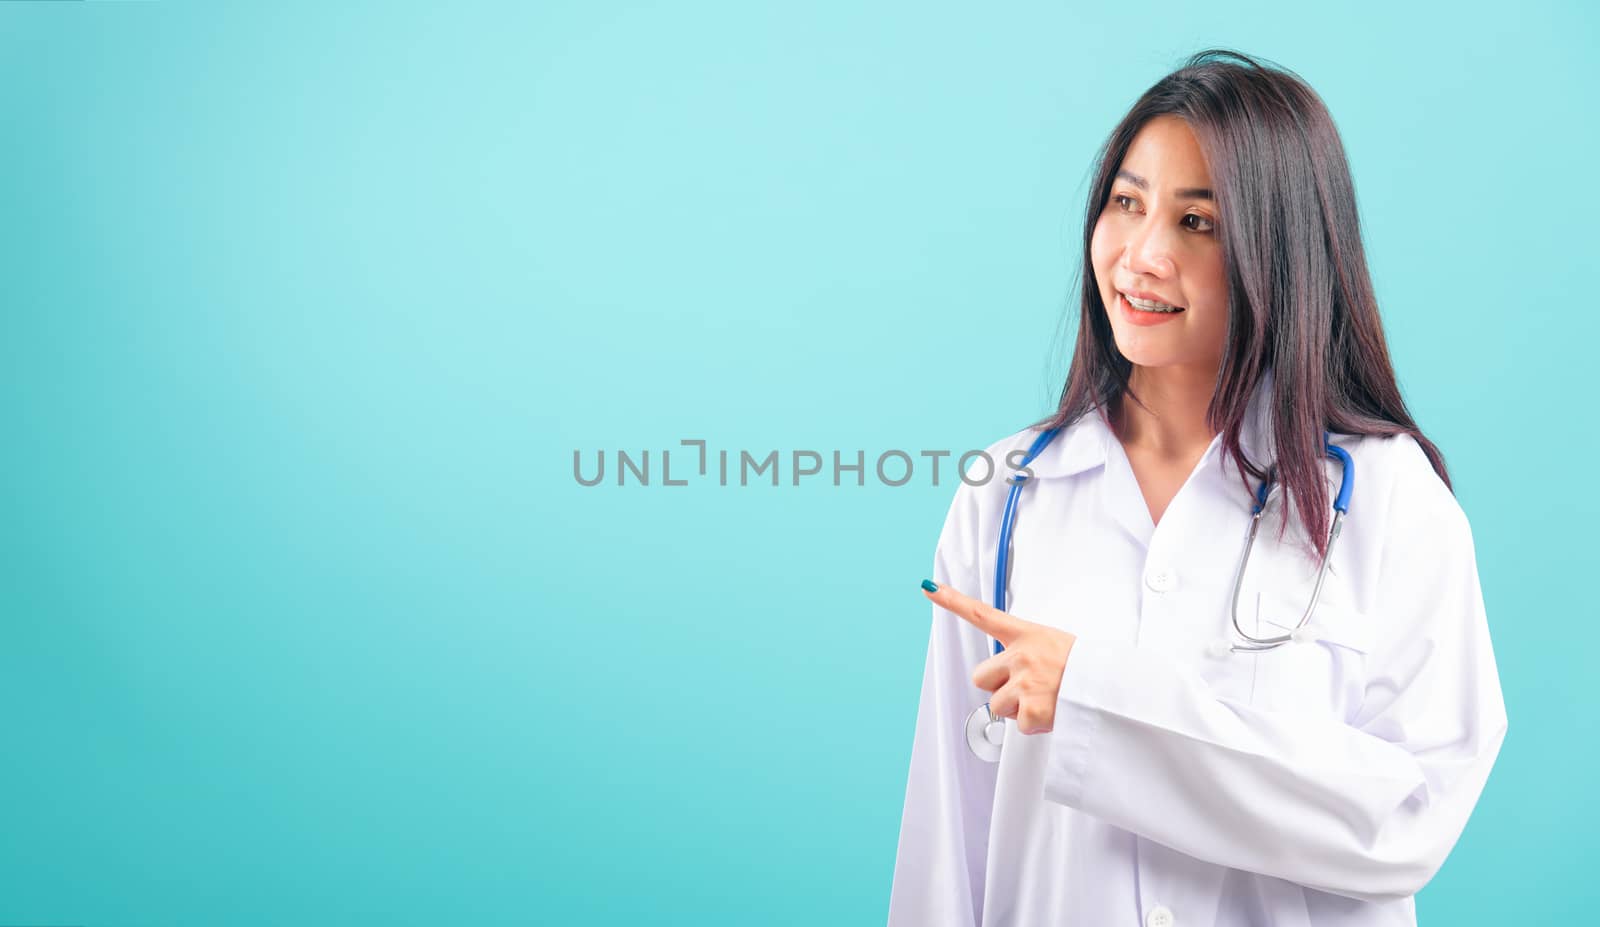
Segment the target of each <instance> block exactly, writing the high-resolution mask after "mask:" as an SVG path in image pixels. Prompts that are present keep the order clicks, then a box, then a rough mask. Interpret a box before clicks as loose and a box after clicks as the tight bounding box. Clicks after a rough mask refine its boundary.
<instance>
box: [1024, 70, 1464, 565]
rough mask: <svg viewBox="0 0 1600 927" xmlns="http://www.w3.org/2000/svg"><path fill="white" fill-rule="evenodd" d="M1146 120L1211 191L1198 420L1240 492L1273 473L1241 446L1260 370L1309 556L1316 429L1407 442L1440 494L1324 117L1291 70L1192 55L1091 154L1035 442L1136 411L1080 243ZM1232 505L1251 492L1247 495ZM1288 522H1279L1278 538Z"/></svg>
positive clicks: (1433, 458) (1317, 534)
mask: <svg viewBox="0 0 1600 927" xmlns="http://www.w3.org/2000/svg"><path fill="white" fill-rule="evenodd" d="M1161 115H1175V116H1179V117H1182V118H1183V119H1184V120H1185V122H1187V123H1188V125H1189V128H1190V130H1191V131H1192V132H1193V133H1194V135H1195V138H1196V140H1197V141H1198V142H1199V145H1200V148H1201V150H1202V151H1203V152H1204V154H1205V157H1206V162H1207V165H1208V166H1209V168H1210V172H1211V186H1212V188H1213V189H1214V190H1215V193H1214V196H1215V197H1216V206H1217V210H1218V213H1219V222H1218V225H1219V227H1220V230H1221V233H1222V251H1223V262H1224V265H1225V267H1226V273H1227V280H1228V290H1229V303H1230V307H1229V311H1228V328H1227V343H1226V347H1225V348H1224V349H1223V358H1222V364H1221V366H1220V368H1219V369H1218V371H1217V381H1216V385H1215V389H1214V391H1213V393H1212V397H1211V403H1210V405H1209V406H1208V407H1207V410H1206V420H1207V422H1208V424H1209V425H1210V427H1211V428H1212V429H1213V431H1217V432H1221V433H1222V440H1223V444H1222V447H1223V450H1224V453H1225V454H1227V455H1230V456H1232V457H1233V459H1234V460H1236V461H1237V462H1238V464H1239V468H1240V472H1241V479H1246V477H1245V476H1244V475H1245V474H1248V475H1249V476H1248V479H1249V480H1256V481H1259V480H1261V479H1262V478H1264V477H1265V476H1266V475H1267V468H1268V467H1270V466H1272V462H1269V461H1250V460H1246V459H1245V454H1244V452H1243V449H1242V448H1241V446H1240V431H1241V428H1242V423H1243V419H1244V416H1245V414H1246V412H1247V409H1248V403H1249V400H1250V396H1251V394H1252V393H1253V392H1254V391H1255V387H1256V384H1257V383H1258V381H1260V379H1261V377H1262V372H1263V371H1264V370H1265V369H1266V368H1268V367H1270V368H1272V371H1273V376H1272V381H1273V384H1272V386H1273V388H1272V395H1271V396H1269V397H1265V398H1266V402H1267V404H1268V407H1269V409H1270V415H1269V416H1268V417H1269V418H1270V420H1271V425H1270V428H1271V434H1272V443H1273V444H1274V446H1275V448H1276V451H1277V455H1276V456H1277V460H1276V472H1275V473H1274V478H1275V479H1277V480H1279V481H1281V482H1282V484H1283V486H1284V490H1285V492H1286V493H1288V501H1289V502H1291V504H1292V508H1293V509H1294V511H1295V512H1296V513H1297V514H1298V517H1299V520H1300V523H1301V524H1302V525H1303V526H1305V529H1306V531H1307V533H1308V534H1309V537H1310V540H1311V543H1312V545H1313V546H1314V548H1315V553H1316V555H1317V556H1319V557H1320V556H1321V555H1322V554H1323V553H1324V551H1325V548H1326V544H1327V535H1328V529H1329V527H1330V522H1331V516H1330V514H1329V506H1328V502H1329V497H1328V490H1327V485H1326V483H1325V481H1324V479H1323V476H1322V474H1323V469H1322V461H1323V460H1324V459H1325V457H1324V455H1325V452H1324V451H1323V449H1322V433H1323V431H1324V429H1326V430H1328V431H1331V432H1338V433H1340V434H1347V435H1349V434H1365V435H1398V434H1406V435H1410V436H1411V437H1413V438H1415V439H1416V441H1417V443H1418V444H1419V445H1421V447H1422V449H1423V451H1424V452H1426V454H1427V456H1428V460H1429V461H1430V462H1431V463H1432V464H1433V469H1434V471H1435V472H1437V473H1438V474H1439V477H1440V478H1441V479H1442V480H1443V481H1444V483H1445V485H1446V486H1447V487H1448V486H1450V476H1449V474H1448V472H1447V471H1446V469H1445V464H1444V457H1443V455H1442V454H1441V453H1440V452H1439V449H1438V448H1437V447H1435V446H1434V444H1433V442H1431V441H1429V440H1428V439H1427V438H1426V437H1424V436H1423V434H1422V432H1421V431H1420V430H1419V429H1418V428H1417V425H1416V423H1415V422H1413V421H1412V419H1411V415H1410V413H1409V412H1407V410H1406V404H1405V400H1403V399H1402V398H1401V396H1400V389H1399V386H1398V385H1397V384H1396V383H1395V376H1394V368H1393V367H1392V366H1391V364H1390V361H1389V349H1388V346H1387V344H1386V343H1385V341H1384V336H1383V325H1382V323H1381V321H1380V320H1379V318H1378V305H1377V301H1376V299H1375V298H1374V296H1373V292H1372V279H1371V276H1370V275H1369V273H1368V271H1367V260H1366V254H1365V252H1364V251H1363V250H1362V247H1361V227H1360V220H1359V218H1358V217H1357V215H1356V196H1355V186H1354V184H1353V183H1352V182H1351V179H1350V166H1349V163H1348V162H1347V161H1346V159H1345V153H1344V145H1343V144H1342V143H1341V142H1340V140H1339V133H1338V130H1337V129H1335V128H1334V124H1333V118H1332V117H1331V116H1330V115H1329V114H1328V110H1327V107H1326V106H1324V105H1323V103H1322V100H1321V98H1319V97H1318V96H1317V94H1316V93H1315V92H1314V91H1313V90H1312V89H1311V88H1310V87H1309V86H1307V85H1306V83H1305V82H1304V81H1303V80H1302V79H1301V78H1300V77H1299V76H1298V75H1296V74H1294V73H1293V72H1292V71H1289V70H1287V69H1284V68H1281V67H1278V66H1276V65H1270V66H1269V65H1267V64H1263V63H1262V62H1261V61H1259V60H1257V59H1256V58H1252V57H1251V56H1249V55H1245V54H1241V53H1239V52H1235V51H1232V50H1229V49H1221V48H1209V49H1206V50H1204V51H1201V52H1198V53H1196V54H1195V55H1193V56H1191V57H1190V58H1189V60H1188V61H1187V62H1186V63H1185V64H1184V65H1183V67H1181V68H1179V69H1178V70H1176V71H1174V72H1173V73H1171V74H1169V75H1167V76H1166V77H1163V78H1162V79H1161V80H1160V81H1157V82H1156V84H1155V85H1154V86H1153V87H1151V88H1150V89H1149V90H1147V91H1145V93H1144V95H1143V96H1141V97H1140V98H1139V100H1138V102H1136V103H1135V104H1134V105H1133V108H1132V109H1131V110H1129V111H1128V114H1127V115H1126V116H1124V117H1123V119H1122V121H1121V122H1120V123H1118V124H1117V127H1116V128H1115V129H1114V130H1112V132H1111V136H1110V137H1109V138H1108V139H1107V140H1106V143H1105V145H1104V146H1103V147H1102V148H1101V151H1100V155H1099V164H1098V167H1097V168H1096V170H1095V175H1094V183H1093V185H1092V186H1091V187H1090V188H1089V198H1088V203H1087V210H1086V213H1085V218H1084V231H1083V274H1082V294H1081V297H1080V298H1081V306H1082V311H1081V318H1080V319H1079V324H1078V338H1077V345H1076V347H1075V348H1074V350H1073V356H1072V365H1071V368H1070V370H1069V371H1068V373H1067V382H1066V386H1065V387H1063V389H1062V391H1061V401H1060V404H1059V406H1058V408H1057V410H1056V412H1055V414H1054V415H1052V416H1050V417H1048V418H1046V419H1044V420H1042V421H1040V422H1037V423H1035V427H1040V428H1045V427H1057V426H1062V425H1067V424H1070V423H1072V422H1073V421H1075V420H1077V418H1078V417H1079V416H1081V415H1083V414H1085V413H1088V412H1090V411H1091V410H1094V409H1097V408H1111V409H1114V408H1116V406H1115V405H1114V404H1113V403H1114V402H1115V401H1117V400H1119V399H1120V397H1122V396H1123V395H1124V394H1126V395H1128V396H1131V397H1132V398H1133V400H1134V401H1135V402H1140V400H1139V398H1138V397H1137V396H1134V395H1133V392H1132V390H1131V389H1130V387H1129V385H1128V378H1129V375H1130V373H1131V371H1132V363H1131V362H1130V361H1128V360H1127V359H1126V358H1124V357H1123V356H1122V355H1121V353H1120V352H1119V351H1118V350H1117V346H1116V341H1115V339H1114V337H1113V335H1112V330H1111V323H1110V321H1109V320H1108V319H1107V318H1106V307H1105V304H1104V302H1103V301H1102V300H1101V298H1100V287H1099V286H1098V285H1097V282H1096V280H1095V275H1094V264H1093V263H1092V260H1091V257H1090V243H1091V240H1092V238H1093V236H1094V228H1095V223H1096V222H1097V221H1098V219H1099V217H1100V214H1101V212H1102V211H1103V210H1104V208H1105V206H1106V201H1107V198H1108V196H1109V195H1110V192H1111V183H1112V179H1113V177H1114V175H1115V173H1116V171H1117V169H1118V168H1119V167H1120V166H1121V165H1122V160H1123V157H1124V156H1125V155H1126V154H1127V151H1128V146H1129V145H1130V144H1131V143H1132V142H1133V138H1134V136H1135V135H1137V134H1138V132H1139V129H1140V128H1141V127H1143V126H1144V124H1145V123H1146V122H1148V121H1149V120H1150V119H1152V118H1154V117H1156V116H1161ZM1140 404H1141V405H1143V403H1142V402H1141V403H1140ZM1245 491H1246V492H1253V491H1254V487H1253V486H1251V485H1250V484H1249V482H1246V483H1245ZM1453 491H1454V490H1453V488H1452V492H1453ZM1290 508H1291V506H1284V508H1283V513H1284V517H1283V520H1282V522H1281V524H1280V527H1279V535H1280V537H1281V535H1282V531H1283V528H1285V527H1286V526H1287V524H1288V517H1289V510H1290Z"/></svg>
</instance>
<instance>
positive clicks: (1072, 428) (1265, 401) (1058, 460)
mask: <svg viewBox="0 0 1600 927" xmlns="http://www.w3.org/2000/svg"><path fill="white" fill-rule="evenodd" d="M1272 379H1273V377H1272V368H1271V367H1268V368H1266V370H1264V371H1263V372H1262V374H1261V379H1260V380H1259V381H1258V382H1257V383H1256V388H1255V391H1254V392H1253V393H1251V395H1250V401H1249V403H1248V404H1247V405H1246V408H1245V414H1244V418H1243V420H1242V421H1241V422H1240V424H1239V445H1240V447H1241V449H1242V450H1243V451H1244V453H1245V456H1246V457H1248V458H1249V459H1250V461H1251V462H1252V463H1255V464H1256V465H1258V466H1263V467H1264V466H1266V465H1267V463H1268V462H1269V461H1271V460H1272V459H1273V449H1274V445H1273V439H1272ZM1036 437H1038V432H1037V431H1034V430H1032V429H1029V430H1026V431H1024V432H1023V433H1022V434H1021V435H1020V436H1019V438H1020V439H1021V440H1020V443H1019V446H1020V447H1021V448H1022V449H1023V450H1026V449H1027V448H1028V447H1029V446H1031V445H1032V443H1033V440H1034V439H1035V438H1036ZM1115 440H1117V438H1116V435H1115V434H1114V433H1113V432H1112V430H1111V424H1110V422H1108V421H1107V420H1106V416H1105V410H1104V409H1102V408H1095V409H1090V410H1089V411H1088V412H1085V413H1084V414H1083V415H1081V416H1079V417H1078V419H1077V420H1076V421H1075V422H1073V423H1072V424H1070V425H1068V426H1066V427H1065V428H1064V429H1063V430H1062V432H1061V434H1059V435H1057V436H1056V438H1055V440H1054V441H1051V442H1050V446H1049V447H1047V448H1045V449H1044V450H1043V451H1041V452H1040V453H1039V456H1038V457H1036V458H1034V460H1033V462H1032V463H1030V464H1029V465H1028V468H1029V469H1030V470H1031V471H1032V472H1033V475H1034V476H1035V477H1066V476H1074V475H1076V474H1079V473H1083V472H1085V471H1088V470H1092V469H1094V468H1095V467H1101V466H1105V463H1106V459H1107V456H1108V455H1109V454H1110V451H1111V442H1113V441H1115ZM1221 447H1222V435H1220V434H1219V435H1217V436H1216V437H1215V438H1213V439H1212V442H1211V446H1210V447H1208V448H1207V449H1206V454H1205V457H1206V458H1210V457H1211V456H1212V455H1213V454H1220V453H1221Z"/></svg>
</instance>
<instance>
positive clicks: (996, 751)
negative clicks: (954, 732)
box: [967, 705, 1006, 763]
mask: <svg viewBox="0 0 1600 927" xmlns="http://www.w3.org/2000/svg"><path fill="white" fill-rule="evenodd" d="M1005 739H1006V722H1005V719H1004V718H994V717H990V715H989V706H988V705H979V706H978V707H977V708H975V709H973V710H972V714H970V715H967V746H968V747H970V748H971V749H972V753H973V755H974V756H976V757H977V758H978V759H980V760H983V761H984V762H985V763H998V762H1000V745H1001V744H1003V743H1005Z"/></svg>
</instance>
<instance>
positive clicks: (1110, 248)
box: [1089, 217, 1117, 285]
mask: <svg viewBox="0 0 1600 927" xmlns="http://www.w3.org/2000/svg"><path fill="white" fill-rule="evenodd" d="M1115 237H1116V236H1115V235H1114V234H1113V233H1112V231H1111V227H1110V224H1109V223H1107V222H1106V220H1105V218H1104V217H1102V218H1101V219H1100V221H1099V222H1096V223H1095V226H1094V234H1093V235H1092V236H1090V238H1089V260H1090V261H1091V262H1093V264H1094V270H1095V276H1096V277H1098V278H1099V280H1100V283H1101V284H1102V285H1104V284H1105V282H1106V279H1107V278H1106V273H1107V271H1109V270H1110V269H1111V265H1112V264H1113V263H1114V262H1115V261H1116V258H1117V243H1116V242H1115V241H1114V239H1115Z"/></svg>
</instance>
